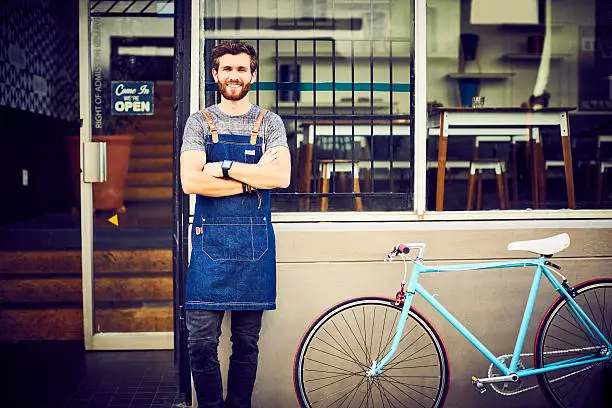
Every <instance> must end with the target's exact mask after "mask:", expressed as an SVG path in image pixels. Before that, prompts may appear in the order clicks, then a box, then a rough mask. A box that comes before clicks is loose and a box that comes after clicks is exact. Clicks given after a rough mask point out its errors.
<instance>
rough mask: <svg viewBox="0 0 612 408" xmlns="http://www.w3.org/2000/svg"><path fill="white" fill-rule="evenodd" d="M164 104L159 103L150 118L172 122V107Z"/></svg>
mask: <svg viewBox="0 0 612 408" xmlns="http://www.w3.org/2000/svg"><path fill="white" fill-rule="evenodd" d="M164 102H165V101H164ZM164 102H162V101H160V102H159V104H156V105H155V108H154V109H155V113H154V114H153V116H152V117H153V118H155V119H164V120H169V121H172V118H173V117H174V110H173V109H172V106H168V104H166V103H164Z"/></svg>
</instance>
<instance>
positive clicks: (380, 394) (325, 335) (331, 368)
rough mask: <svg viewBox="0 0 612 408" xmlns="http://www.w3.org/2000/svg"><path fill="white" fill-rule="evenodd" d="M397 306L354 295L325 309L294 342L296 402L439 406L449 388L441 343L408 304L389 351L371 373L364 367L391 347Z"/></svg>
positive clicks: (376, 405) (377, 359)
mask: <svg viewBox="0 0 612 408" xmlns="http://www.w3.org/2000/svg"><path fill="white" fill-rule="evenodd" d="M401 311H402V307H401V306H396V305H395V303H394V301H393V300H391V299H385V298H358V299H351V300H347V301H345V302H342V303H340V304H338V305H336V306H334V307H332V308H331V309H329V310H327V311H326V312H324V313H323V314H322V315H321V316H320V317H319V318H318V319H317V320H315V321H314V322H313V323H312V325H311V326H310V327H309V328H308V330H307V331H306V333H305V334H304V337H303V338H302V341H301V343H300V345H299V347H298V349H297V353H296V356H295V363H294V384H295V390H296V394H297V397H298V400H299V402H300V404H301V406H302V407H308V408H310V407H312V408H316V407H344V408H350V407H366V408H367V407H376V408H379V407H382V408H385V407H419V408H423V407H440V406H442V405H443V403H444V399H445V398H446V394H447V391H448V381H449V367H448V358H447V356H446V350H445V349H444V346H443V344H442V341H441V340H440V337H439V336H438V334H437V333H436V331H435V329H434V328H433V327H432V326H431V324H430V323H429V322H428V321H427V320H426V319H425V318H424V317H422V316H421V314H420V313H419V312H417V311H416V310H415V309H413V308H411V310H410V312H409V314H408V319H407V321H406V325H405V327H404V331H403V333H402V337H401V341H400V344H399V347H398V349H397V352H396V353H395V354H394V356H393V358H392V359H391V360H390V361H389V362H388V363H387V364H386V365H385V367H383V371H382V373H381V374H380V375H378V376H376V377H368V376H367V375H366V372H367V371H368V370H369V369H370V368H371V367H372V364H373V362H374V361H376V362H378V361H380V360H381V359H382V358H383V357H384V355H385V354H386V353H387V352H388V351H389V349H390V347H391V343H392V342H393V336H394V335H395V331H396V327H397V325H398V323H399V318H400V314H401Z"/></svg>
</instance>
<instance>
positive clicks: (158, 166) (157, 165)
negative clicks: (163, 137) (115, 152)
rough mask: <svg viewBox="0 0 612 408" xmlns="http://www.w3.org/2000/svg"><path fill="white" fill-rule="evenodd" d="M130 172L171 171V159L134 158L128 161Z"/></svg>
mask: <svg viewBox="0 0 612 408" xmlns="http://www.w3.org/2000/svg"><path fill="white" fill-rule="evenodd" d="M129 171H130V172H137V171H156V172H161V171H172V158H171V157H170V158H165V157H164V158H152V159H149V158H136V159H130V164H129Z"/></svg>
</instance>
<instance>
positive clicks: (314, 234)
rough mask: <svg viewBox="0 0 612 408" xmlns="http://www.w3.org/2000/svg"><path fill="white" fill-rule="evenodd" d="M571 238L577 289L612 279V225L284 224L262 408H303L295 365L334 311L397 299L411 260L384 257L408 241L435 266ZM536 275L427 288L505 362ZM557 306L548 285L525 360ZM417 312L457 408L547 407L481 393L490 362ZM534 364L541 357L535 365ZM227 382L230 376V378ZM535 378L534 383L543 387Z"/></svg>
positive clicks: (483, 277) (444, 281)
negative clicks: (405, 263)
mask: <svg viewBox="0 0 612 408" xmlns="http://www.w3.org/2000/svg"><path fill="white" fill-rule="evenodd" d="M561 232H568V233H569V234H570V237H571V239H572V244H571V246H570V248H568V249H567V250H565V251H564V252H562V253H561V254H560V255H559V256H556V257H555V259H556V261H555V262H556V263H558V264H559V265H560V266H561V267H562V268H563V269H562V272H563V273H564V274H565V275H566V276H567V278H568V279H569V281H570V283H578V282H581V281H583V280H586V279H590V278H593V277H601V276H608V277H610V276H612V272H611V269H610V260H611V255H612V222H609V221H571V222H570V221H529V222H527V221H508V222H494V221H470V222H443V223H433V222H432V223H389V224H381V223H378V224H376V223H360V224H351V223H348V224H332V223H320V224H303V225H300V224H277V225H276V233H277V253H278V309H277V310H276V311H270V312H266V313H265V314H264V327H263V329H262V335H261V340H260V369H259V374H258V378H257V383H256V388H255V393H254V397H253V404H254V405H253V406H254V407H256V408H263V407H265V408H275V407H282V408H289V407H297V406H298V404H297V402H296V397H295V394H294V389H293V382H292V381H293V371H292V370H293V359H294V354H295V351H296V347H297V346H298V343H299V341H300V339H301V337H302V335H303V333H304V331H305V330H306V329H307V327H308V326H309V324H310V323H311V321H312V320H313V319H315V318H316V317H317V316H318V315H319V314H320V313H321V312H322V311H324V310H325V309H326V308H327V307H329V306H331V305H333V304H335V303H337V302H339V301H341V300H343V299H346V298H349V297H354V296H361V295H385V296H390V297H392V296H394V295H395V292H396V291H397V290H398V289H399V284H400V282H401V279H402V275H403V267H402V263H401V261H397V262H394V263H392V264H384V263H383V262H381V260H382V258H383V257H384V255H385V254H386V252H388V251H389V250H390V249H391V248H392V247H393V246H394V245H395V244H397V243H399V242H425V243H426V244H427V249H426V252H425V259H426V261H429V262H431V263H432V264H444V263H449V262H457V261H469V262H472V261H478V260H501V259H509V258H528V257H529V254H528V253H519V252H514V253H511V252H508V251H507V250H506V245H507V244H508V243H509V242H511V241H514V240H527V239H536V238H542V237H547V236H551V235H554V234H557V233H561ZM532 276H533V272H532V270H528V269H512V270H491V271H471V272H456V273H452V274H433V275H425V276H423V278H422V280H421V283H422V284H423V286H425V287H426V288H427V289H428V290H429V291H430V292H431V293H437V294H439V297H438V300H439V301H440V302H441V303H442V304H443V305H445V306H446V307H447V309H448V310H449V311H451V313H453V314H454V315H455V316H456V317H457V318H458V319H459V320H461V321H462V322H463V323H464V324H465V325H466V327H468V329H470V330H471V331H472V332H473V333H474V334H475V335H476V336H477V337H479V338H480V339H481V340H482V341H483V343H484V344H485V345H487V347H489V349H490V350H491V351H492V352H493V353H494V354H495V355H502V354H508V353H511V352H512V350H513V347H514V341H515V339H516V334H517V332H518V327H519V325H520V322H521V317H522V313H523V309H524V306H525V302H526V300H527V295H528V291H529V287H530V284H531V279H532ZM554 298H555V296H554V293H553V292H552V290H551V289H550V287H549V284H548V283H547V281H545V280H543V282H542V286H541V289H540V293H539V298H538V300H537V303H536V306H535V310H534V314H533V317H532V321H531V323H530V328H529V332H528V335H527V339H526V342H525V348H524V352H525V353H532V352H533V341H534V336H535V331H536V329H537V325H538V323H539V321H540V319H541V317H542V315H543V313H544V312H545V311H546V309H547V307H548V306H549V305H550V303H551V302H552V300H553V299H554ZM415 306H416V307H417V308H418V309H419V310H421V311H422V312H423V313H424V314H425V316H427V317H428V318H429V319H430V320H431V321H432V323H433V324H434V326H435V327H436V328H437V329H438V331H439V333H440V335H441V337H442V340H443V342H444V343H445V345H446V348H447V350H448V355H449V360H450V372H451V376H450V378H451V381H450V384H451V385H450V392H449V394H448V398H447V404H446V406H447V407H490V406H493V405H496V406H497V407H499V408H501V407H516V406H525V407H542V408H544V407H547V406H548V405H547V402H546V401H545V398H544V397H543V395H542V394H541V392H540V391H539V390H537V389H536V390H533V391H528V392H527V393H525V394H522V395H520V396H514V397H503V396H501V395H498V394H496V393H494V392H493V391H492V390H489V391H488V392H487V393H486V394H484V395H480V394H478V393H477V392H476V391H475V390H474V389H473V386H472V385H471V382H470V378H471V376H472V375H475V376H479V377H484V376H486V375H487V370H488V367H489V362H488V361H487V360H486V359H485V358H484V357H482V356H481V355H480V353H478V352H477V351H475V349H474V348H473V347H472V346H471V345H470V344H469V343H468V342H467V341H466V340H465V339H463V337H461V336H460V335H459V334H457V332H456V331H455V330H454V329H453V328H452V327H451V326H450V324H449V323H447V322H446V321H445V320H443V319H442V318H440V317H439V316H438V315H437V314H436V313H435V312H434V311H433V309H432V308H431V307H430V306H429V305H428V304H425V302H424V301H423V300H422V299H417V300H416V302H415ZM228 323H229V319H226V320H225V321H224V326H223V335H222V337H223V338H222V344H221V347H220V359H221V361H222V364H223V365H222V370H223V372H224V373H225V372H226V370H227V359H228V356H229V354H228V350H229V347H230V345H229V340H228V333H229V325H228ZM525 363H526V364H532V357H531V356H529V357H526V358H525ZM224 375H225V374H224ZM534 381H535V379H531V380H528V382H527V384H528V385H531V384H535V382H534Z"/></svg>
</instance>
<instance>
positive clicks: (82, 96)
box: [79, 0, 174, 350]
mask: <svg viewBox="0 0 612 408" xmlns="http://www.w3.org/2000/svg"><path fill="white" fill-rule="evenodd" d="M90 8H91V5H90V0H79V115H80V118H81V129H80V146H81V149H80V151H81V153H80V168H81V170H83V168H84V166H83V164H84V157H83V156H84V149H83V146H84V145H85V144H86V143H90V142H91V141H92V132H91V125H92V121H91V79H92V75H91V14H90ZM117 16H120V15H117ZM109 52H110V50H109ZM83 174H84V173H83V171H81V180H80V184H81V214H80V215H81V269H82V270H81V272H82V289H83V335H84V339H85V349H86V350H168V349H172V348H173V344H174V333H173V332H129V333H96V332H95V331H94V325H95V316H94V313H95V310H94V305H95V304H94V217H93V185H92V183H90V182H85V181H84V178H83Z"/></svg>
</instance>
